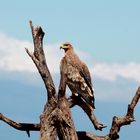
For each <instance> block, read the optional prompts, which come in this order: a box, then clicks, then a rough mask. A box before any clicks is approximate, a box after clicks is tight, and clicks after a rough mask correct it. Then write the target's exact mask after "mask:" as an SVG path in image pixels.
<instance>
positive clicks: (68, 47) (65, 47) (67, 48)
mask: <svg viewBox="0 0 140 140" xmlns="http://www.w3.org/2000/svg"><path fill="white" fill-rule="evenodd" d="M60 49H64V51H65V52H67V51H68V50H72V49H73V47H72V45H71V44H70V43H68V42H66V43H63V44H62V45H61V46H60Z"/></svg>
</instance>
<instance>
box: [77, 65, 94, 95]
mask: <svg viewBox="0 0 140 140" xmlns="http://www.w3.org/2000/svg"><path fill="white" fill-rule="evenodd" d="M79 73H80V75H81V76H82V77H83V78H84V80H85V82H86V83H87V85H88V86H89V88H90V90H91V92H92V94H93V89H92V81H91V76H90V72H89V69H88V67H87V66H86V64H84V63H82V64H81V67H80V68H79Z"/></svg>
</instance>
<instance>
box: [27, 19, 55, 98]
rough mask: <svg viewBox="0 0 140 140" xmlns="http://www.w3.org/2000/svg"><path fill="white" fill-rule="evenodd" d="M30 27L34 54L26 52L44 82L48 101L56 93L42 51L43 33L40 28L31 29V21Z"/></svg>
mask: <svg viewBox="0 0 140 140" xmlns="http://www.w3.org/2000/svg"><path fill="white" fill-rule="evenodd" d="M30 27H31V32H32V37H33V42H34V53H33V54H31V53H30V52H29V51H28V49H26V52H27V53H28V55H29V56H30V57H31V58H32V60H33V62H34V63H35V65H36V67H37V69H38V71H39V73H40V75H41V77H42V79H43V81H44V84H45V86H46V89H47V93H48V96H47V97H48V101H50V99H53V98H56V91H55V86H54V83H53V80H52V77H51V74H50V71H49V69H48V66H47V63H46V59H45V54H44V50H43V37H44V34H45V33H44V32H43V30H42V28H41V27H33V25H32V21H30ZM52 97H53V98H52ZM54 100H56V99H54Z"/></svg>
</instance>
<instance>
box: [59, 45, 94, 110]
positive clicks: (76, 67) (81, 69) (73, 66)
mask: <svg viewBox="0 0 140 140" xmlns="http://www.w3.org/2000/svg"><path fill="white" fill-rule="evenodd" d="M60 49H64V51H65V56H64V57H63V58H62V60H61V63H60V74H61V76H62V74H64V75H65V76H66V84H67V85H68V87H69V88H70V90H71V92H72V95H75V96H77V95H78V96H79V97H80V98H81V99H82V100H83V101H84V102H86V103H87V104H88V105H89V106H90V107H92V108H95V106H94V92H93V88H92V82H91V76H90V72H89V69H88V67H87V65H86V64H85V63H83V62H82V61H81V60H80V58H79V57H78V56H77V55H76V53H75V52H74V48H73V46H72V45H71V44H70V43H63V44H62V45H61V46H60Z"/></svg>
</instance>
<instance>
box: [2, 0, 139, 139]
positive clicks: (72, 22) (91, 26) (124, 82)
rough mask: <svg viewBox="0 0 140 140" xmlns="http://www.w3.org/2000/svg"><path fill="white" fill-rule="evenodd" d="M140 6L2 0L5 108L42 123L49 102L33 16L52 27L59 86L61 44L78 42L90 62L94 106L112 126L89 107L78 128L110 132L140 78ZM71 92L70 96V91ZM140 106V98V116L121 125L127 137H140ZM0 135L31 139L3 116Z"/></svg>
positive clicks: (48, 44)
mask: <svg viewBox="0 0 140 140" xmlns="http://www.w3.org/2000/svg"><path fill="white" fill-rule="evenodd" d="M139 6H140V1H138V0H133V1H131V0H123V1H122V0H114V1H112V0H98V1H95V0H88V1H80V0H76V1H74V0H71V1H66V0H59V1H54V0H40V1H33V0H28V1H27V0H24V1H18V0H13V1H8V0H1V4H0V19H1V22H0V59H1V60H0V90H1V93H0V97H1V98H0V112H1V113H3V114H4V115H6V116H7V117H9V118H11V119H13V120H15V121H17V122H29V123H38V122H39V116H40V114H41V113H42V111H43V107H44V105H45V103H46V99H47V97H46V90H45V87H44V85H43V82H42V79H41V78H40V76H39V74H38V71H37V69H36V67H35V66H34V64H33V62H32V61H31V59H30V58H29V56H28V55H27V54H26V52H25V48H28V49H29V50H31V51H32V50H33V44H32V36H31V31H30V27H29V20H32V22H33V24H34V25H38V26H41V27H42V28H43V30H44V32H45V37H44V47H43V48H44V51H45V54H46V60H47V64H48V67H49V69H50V72H51V74H52V76H53V79H54V81H55V85H56V88H57V89H58V85H59V78H60V77H59V63H60V60H61V58H62V57H63V55H64V52H63V51H60V49H59V46H60V44H61V43H63V42H66V41H68V42H71V43H72V44H73V46H74V49H75V51H76V53H77V54H78V55H79V56H80V58H81V59H82V60H83V61H84V62H85V63H86V64H87V65H88V67H89V69H90V72H91V75H92V81H93V87H94V89H95V99H96V110H95V113H96V115H97V118H98V119H99V120H100V121H101V122H102V123H104V124H105V125H107V128H105V129H104V130H103V132H100V131H95V130H94V127H93V126H92V124H91V122H90V121H89V119H88V117H87V116H86V114H85V113H84V112H83V111H82V110H81V109H80V108H79V107H74V108H73V109H72V116H73V119H74V122H75V126H76V129H77V130H85V131H89V132H91V133H94V134H98V135H106V134H108V132H109V129H110V126H111V121H112V117H113V116H123V115H124V114H125V113H126V110H127V105H128V104H129V103H130V101H131V99H132V98H133V96H134V94H135V92H136V90H137V88H138V86H139V85H140V73H139V71H140V62H139V60H140V55H139V52H140V47H139V46H140V39H139V38H140V26H139V25H140V18H139V17H140V16H139V15H140V8H139ZM44 93H45V94H44ZM67 95H68V96H69V95H70V92H69V91H68V90H67ZM139 107H140V104H138V105H137V106H136V110H135V119H136V122H134V123H133V124H131V125H130V126H125V127H123V128H121V132H120V140H126V139H127V140H132V139H138V138H139V137H140V134H139V133H138V132H139V130H140V125H139V124H140V119H139V118H140V114H139V112H138V108H139ZM79 115H80V116H82V117H80V119H79ZM81 122H82V123H81ZM83 126H84V127H83ZM0 139H2V140H8V139H11V140H17V139H21V140H28V139H29V138H28V137H27V134H26V132H20V131H17V130H15V129H13V128H11V127H9V126H8V125H7V124H5V123H3V122H0ZM38 139H39V132H31V138H30V140H38Z"/></svg>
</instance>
